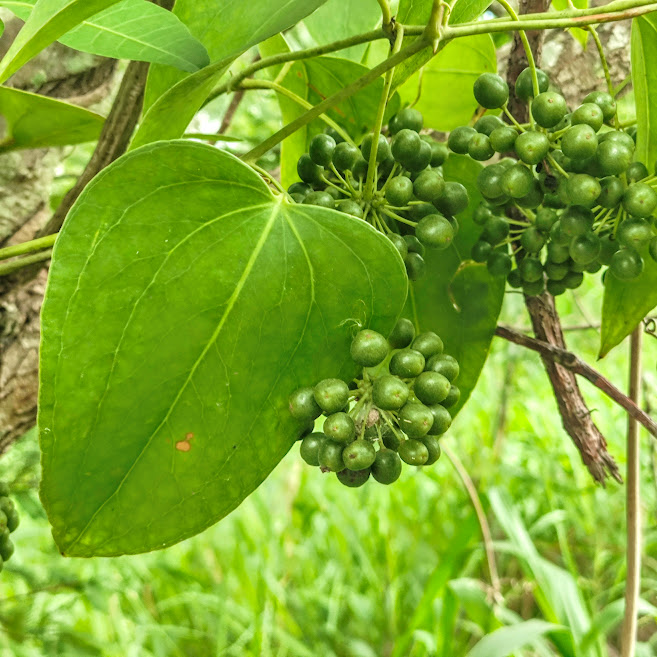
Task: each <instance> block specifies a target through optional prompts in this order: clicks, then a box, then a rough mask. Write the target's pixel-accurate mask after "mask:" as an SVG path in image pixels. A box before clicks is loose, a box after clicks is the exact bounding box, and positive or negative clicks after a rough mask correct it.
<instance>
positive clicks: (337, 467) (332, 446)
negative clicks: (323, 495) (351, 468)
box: [317, 439, 344, 472]
mask: <svg viewBox="0 0 657 657" xmlns="http://www.w3.org/2000/svg"><path fill="white" fill-rule="evenodd" d="M343 449H344V445H342V444H341V443H336V442H334V441H332V440H328V439H326V440H324V441H323V442H322V444H321V445H320V447H319V452H318V456H317V460H318V461H319V465H320V467H322V468H326V469H327V470H331V471H332V472H340V471H341V470H344V461H343V460H342V450H343Z"/></svg>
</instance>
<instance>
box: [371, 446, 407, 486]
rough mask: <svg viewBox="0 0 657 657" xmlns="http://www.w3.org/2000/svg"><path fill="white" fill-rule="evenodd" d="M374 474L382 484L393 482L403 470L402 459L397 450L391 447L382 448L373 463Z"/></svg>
mask: <svg viewBox="0 0 657 657" xmlns="http://www.w3.org/2000/svg"><path fill="white" fill-rule="evenodd" d="M371 469H372V476H373V477H374V479H376V481H378V482H379V483H380V484H386V485H388V484H392V483H394V482H395V481H397V479H399V475H400V474H401V471H402V464H401V459H400V458H399V454H397V452H396V451H393V450H391V449H380V450H379V451H378V452H377V454H376V458H375V459H374V463H372V468H371Z"/></svg>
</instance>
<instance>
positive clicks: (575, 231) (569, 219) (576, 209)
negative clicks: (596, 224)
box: [559, 206, 593, 237]
mask: <svg viewBox="0 0 657 657" xmlns="http://www.w3.org/2000/svg"><path fill="white" fill-rule="evenodd" d="M559 225H560V229H561V232H562V233H563V234H564V235H567V236H568V237H576V236H577V235H583V234H584V233H586V232H588V231H590V230H591V228H592V227H593V215H592V214H591V211H590V210H587V209H585V208H582V207H580V206H571V207H570V208H568V209H566V210H565V211H564V213H563V214H562V215H561V218H560V219H559Z"/></svg>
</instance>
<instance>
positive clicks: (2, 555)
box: [0, 539, 14, 570]
mask: <svg viewBox="0 0 657 657" xmlns="http://www.w3.org/2000/svg"><path fill="white" fill-rule="evenodd" d="M13 554H14V544H13V542H12V541H11V539H7V540H6V541H4V542H3V543H0V563H2V562H4V561H9V559H11V557H12V555H13ZM0 570H2V568H0Z"/></svg>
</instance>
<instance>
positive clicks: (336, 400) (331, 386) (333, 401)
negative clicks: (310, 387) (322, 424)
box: [314, 379, 349, 414]
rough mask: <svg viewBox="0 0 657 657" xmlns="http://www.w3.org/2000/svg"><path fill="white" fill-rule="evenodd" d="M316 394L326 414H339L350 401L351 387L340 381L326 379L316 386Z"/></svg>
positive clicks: (316, 398) (318, 402)
mask: <svg viewBox="0 0 657 657" xmlns="http://www.w3.org/2000/svg"><path fill="white" fill-rule="evenodd" d="M314 394H315V401H316V402H317V404H318V405H319V407H320V408H321V409H322V410H323V411H324V413H328V414H331V413H337V412H338V411H341V410H342V409H343V408H344V407H345V406H346V405H347V402H348V401H349V386H348V385H347V384H346V383H345V382H344V381H341V380H340V379H324V380H323V381H320V382H319V383H318V384H317V385H316V386H315V390H314Z"/></svg>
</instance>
